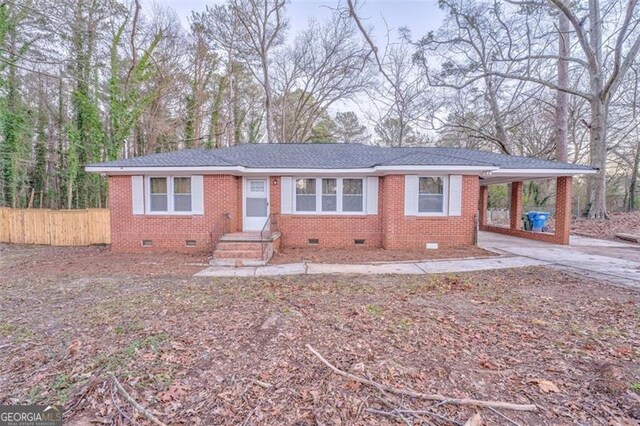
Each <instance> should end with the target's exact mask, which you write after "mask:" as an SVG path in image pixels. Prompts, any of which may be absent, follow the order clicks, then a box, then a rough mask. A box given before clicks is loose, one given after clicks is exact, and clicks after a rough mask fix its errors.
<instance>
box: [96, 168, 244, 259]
mask: <svg viewBox="0 0 640 426" xmlns="http://www.w3.org/2000/svg"><path fill="white" fill-rule="evenodd" d="M241 182H242V179H241V178H238V177H234V176H228V175H205V176H204V179H203V185H204V215H201V216H174V215H153V216H151V215H134V214H133V210H132V208H133V207H132V205H131V203H132V201H131V176H109V203H110V210H111V248H112V250H114V251H120V252H133V251H153V250H158V251H181V252H189V251H206V250H209V249H210V247H211V237H210V232H211V228H212V227H213V226H214V223H216V222H217V223H220V222H219V220H218V218H219V217H220V216H221V215H222V214H223V213H226V212H229V213H231V221H230V224H229V225H230V229H231V230H232V231H238V230H240V228H241V223H242V199H241V196H240V189H241ZM142 240H152V241H153V245H152V246H151V247H143V246H142ZM186 240H195V241H196V246H195V247H187V246H186V245H185V241H186Z"/></svg>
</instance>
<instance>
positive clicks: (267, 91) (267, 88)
mask: <svg viewBox="0 0 640 426" xmlns="http://www.w3.org/2000/svg"><path fill="white" fill-rule="evenodd" d="M262 76H263V78H264V108H265V114H266V121H267V123H266V124H267V142H269V143H273V142H275V140H274V138H273V136H274V135H273V104H272V94H271V81H270V80H269V66H268V63H267V56H266V53H265V54H264V56H263V60H262Z"/></svg>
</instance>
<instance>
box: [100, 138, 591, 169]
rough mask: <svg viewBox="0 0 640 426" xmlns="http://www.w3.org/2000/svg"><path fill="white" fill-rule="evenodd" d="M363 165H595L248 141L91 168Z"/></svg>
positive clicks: (464, 152) (436, 150)
mask: <svg viewBox="0 0 640 426" xmlns="http://www.w3.org/2000/svg"><path fill="white" fill-rule="evenodd" d="M202 166H243V167H246V168H283V169H284V168H286V169H359V168H370V167H374V166H488V167H499V168H506V169H570V170H593V168H592V167H589V166H582V165H576V164H569V163H561V162H557V161H548V160H541V159H537V158H529V157H518V156H511V155H502V154H495V153H491V152H485V151H475V150H468V149H460V148H440V147H421V148H413V147H407V148H383V147H377V146H371V145H360V144H351V143H345V144H311V143H308V144H243V145H236V146H233V147H229V148H221V149H187V150H181V151H174V152H167V153H163V154H151V155H145V156H142V157H134V158H129V159H125V160H117V161H110V162H106V163H99V164H90V165H89V166H88V167H114V168H116V167H117V168H121V167H122V168H128V167H158V168H162V167H202Z"/></svg>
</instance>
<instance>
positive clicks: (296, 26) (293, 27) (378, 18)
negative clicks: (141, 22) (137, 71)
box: [145, 0, 443, 44]
mask: <svg viewBox="0 0 640 426" xmlns="http://www.w3.org/2000/svg"><path fill="white" fill-rule="evenodd" d="M153 2H155V3H158V4H160V5H163V6H168V7H170V8H172V9H173V10H175V11H176V12H177V14H178V16H180V18H181V19H182V21H183V23H184V24H185V26H186V23H187V18H188V17H189V15H191V11H192V10H194V11H202V10H204V8H205V6H206V5H208V4H209V5H211V4H216V3H223V0H145V3H147V4H151V3H153ZM361 3H362V4H361V6H360V9H359V14H360V16H361V17H362V18H363V21H364V22H365V24H366V25H367V26H372V27H373V28H374V36H375V38H376V42H377V43H380V44H383V43H385V42H386V34H387V26H388V27H389V29H390V30H391V31H392V32H393V36H394V37H395V34H396V30H397V29H398V28H400V27H402V26H406V27H409V29H411V31H412V32H413V36H414V37H420V36H422V35H424V34H426V33H427V32H428V31H430V30H435V29H436V28H437V27H438V26H439V24H440V22H441V21H442V18H443V14H442V11H441V10H440V9H438V5H437V0H413V1H405V0H386V1H381V0H364V1H361ZM337 4H338V1H337V0H332V1H327V0H291V1H290V3H289V5H288V7H287V14H288V16H289V24H290V27H289V37H291V36H293V35H295V33H297V32H298V31H300V30H301V29H304V28H305V27H306V25H307V22H308V21H309V18H311V17H316V18H322V17H323V16H327V15H329V14H330V13H331V11H330V10H329V9H328V8H329V7H331V8H335V7H336V6H337ZM383 17H384V18H383ZM385 21H386V23H385Z"/></svg>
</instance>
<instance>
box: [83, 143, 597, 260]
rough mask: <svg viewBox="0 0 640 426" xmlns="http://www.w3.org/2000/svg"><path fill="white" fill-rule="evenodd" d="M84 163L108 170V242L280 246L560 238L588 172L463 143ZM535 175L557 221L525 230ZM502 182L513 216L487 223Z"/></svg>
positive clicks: (264, 147) (247, 149) (202, 153)
mask: <svg viewBox="0 0 640 426" xmlns="http://www.w3.org/2000/svg"><path fill="white" fill-rule="evenodd" d="M87 170H88V171H90V172H98V173H103V174H105V175H107V176H108V178H109V206H110V209H111V241H112V250H114V251H144V250H167V251H174V250H179V251H190V250H210V249H211V247H212V245H215V244H216V243H217V241H218V240H222V241H231V242H239V241H241V240H242V239H240V240H236V239H233V238H231V239H229V238H225V236H226V235H228V234H235V235H236V236H238V237H241V236H244V237H247V238H249V239H251V240H252V241H253V242H256V241H263V240H264V238H265V237H266V238H268V239H269V241H274V240H275V239H277V240H278V242H277V244H278V245H281V246H284V247H301V246H308V245H310V244H311V245H319V246H321V247H336V248H337V247H341V248H344V247H352V246H365V247H384V248H387V249H407V248H425V247H427V245H428V247H429V248H435V247H443V246H447V247H448V246H458V245H471V244H474V243H475V238H476V234H477V229H478V227H480V229H487V230H494V231H496V232H505V233H510V234H513V235H523V236H530V237H532V238H537V239H546V240H549V241H552V242H557V243H564V244H566V243H568V231H569V220H570V213H571V212H570V203H571V179H572V176H573V175H577V174H586V173H594V172H595V170H594V169H592V168H591V167H588V166H580V165H574V164H567V163H560V162H554V161H545V160H540V159H535V158H527V157H516V156H507V155H501V154H495V153H490V152H483V151H474V150H467V149H456V148H439V147H422V148H414V147H406V148H404V147H403V148H386V147H377V146H370V145H361V144H350V143H345V144H243V145H237V146H233V147H229V148H221V149H191V150H181V151H175V152H169V153H163V154H152V155H146V156H142V157H135V158H129V159H124V160H117V161H111V162H106V163H100V164H92V165H89V166H87ZM541 178H556V179H557V203H556V204H557V207H556V209H557V210H556V233H555V234H538V235H531V233H528V232H526V231H523V230H521V229H520V226H519V222H520V219H519V217H520V214H521V210H522V206H521V204H522V202H521V197H522V195H521V191H522V186H521V182H522V181H523V180H529V179H541ZM504 182H512V183H513V184H512V186H511V187H512V198H511V200H512V215H511V217H512V224H511V225H512V226H511V227H508V228H501V229H492V227H490V226H489V225H487V224H486V219H485V217H486V215H485V213H484V212H485V211H486V200H487V191H486V186H487V185H489V184H492V183H504ZM518 209H519V210H518ZM265 231H268V232H265ZM276 233H277V235H276ZM276 247H277V245H276ZM236 249H238V250H243V249H245V247H236ZM236 254H238V253H236ZM241 254H242V253H241ZM245 254H246V253H245ZM228 257H232V256H228Z"/></svg>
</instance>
